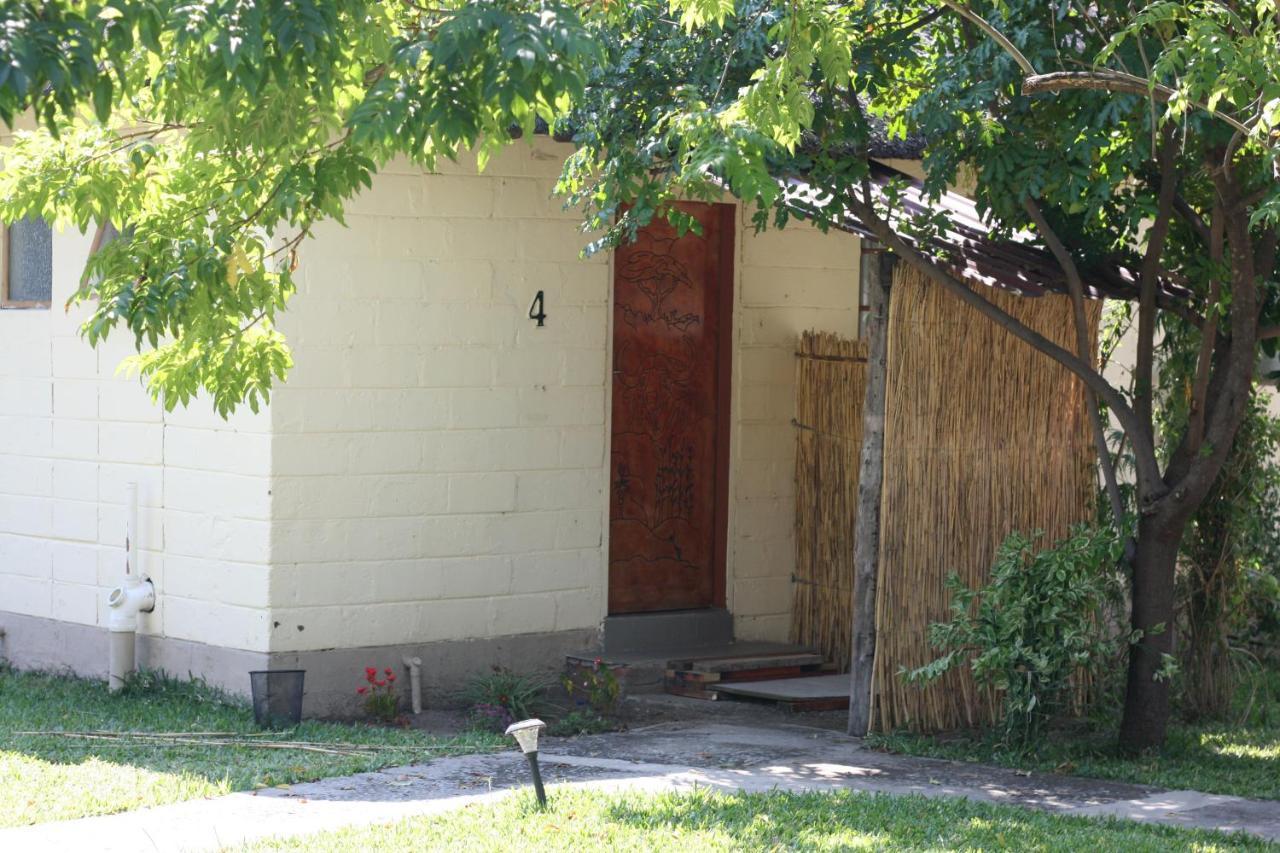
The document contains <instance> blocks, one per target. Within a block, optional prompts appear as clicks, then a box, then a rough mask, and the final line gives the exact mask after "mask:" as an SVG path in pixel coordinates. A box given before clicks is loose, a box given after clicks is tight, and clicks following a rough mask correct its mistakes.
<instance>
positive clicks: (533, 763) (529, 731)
mask: <svg viewBox="0 0 1280 853" xmlns="http://www.w3.org/2000/svg"><path fill="white" fill-rule="evenodd" d="M546 727H547V724H546V723H544V722H542V720H538V719H532V720H521V721H520V722H518V723H512V724H511V725H509V726H507V734H509V735H511V736H512V737H514V738H515V739H516V743H517V744H519V745H520V751H521V752H523V753H524V757H525V758H527V759H529V772H530V773H532V774H533V790H534V793H536V794H537V795H538V806H539V807H540V808H544V809H545V808H546V807H547V792H546V791H544V790H543V789H542V771H541V770H539V769H538V733H539V732H541V731H542V730H543V729H544V728H546Z"/></svg>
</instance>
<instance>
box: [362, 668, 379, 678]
mask: <svg viewBox="0 0 1280 853" xmlns="http://www.w3.org/2000/svg"><path fill="white" fill-rule="evenodd" d="M364 674H365V677H367V678H373V677H374V676H375V675H377V674H378V668H377V667H376V666H366V667H365V668H364Z"/></svg>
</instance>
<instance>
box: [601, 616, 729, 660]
mask: <svg viewBox="0 0 1280 853" xmlns="http://www.w3.org/2000/svg"><path fill="white" fill-rule="evenodd" d="M603 642H604V650H603V651H604V654H605V656H606V657H620V656H635V655H637V654H643V655H645V656H646V657H651V658H656V657H661V656H663V655H667V656H671V653H673V652H676V651H679V650H681V649H696V648H699V647H712V646H725V645H728V644H730V643H732V642H733V616H731V615H730V614H729V611H728V610H725V609H724V608H722V607H711V608H706V609H703V610H669V611H663V612H659V613H625V614H622V615H618V616H609V617H606V618H605V620H604V626H603Z"/></svg>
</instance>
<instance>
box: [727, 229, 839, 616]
mask: <svg viewBox="0 0 1280 853" xmlns="http://www.w3.org/2000/svg"><path fill="white" fill-rule="evenodd" d="M739 222H740V227H739V230H738V288H737V294H736V296H737V298H736V300H735V301H736V306H737V316H736V318H735V335H736V339H737V345H736V347H735V349H734V388H733V410H734V423H733V435H732V443H733V447H732V454H733V470H732V471H731V475H730V490H731V494H732V506H731V509H730V531H729V532H730V535H729V542H730V546H729V567H728V580H729V584H728V586H729V593H730V594H729V602H728V603H729V607H730V609H731V610H732V611H733V613H734V617H735V618H734V629H735V633H736V634H737V636H738V638H739V639H762V640H780V641H781V640H786V639H787V634H788V631H789V628H790V624H791V587H792V584H791V576H792V573H793V571H794V569H795V536H794V532H795V447H796V436H795V427H794V426H793V425H792V419H793V418H794V417H795V396H796V391H795V374H796V365H795V361H796V358H795V352H796V347H797V345H798V342H799V337H800V335H801V333H803V332H804V331H805V330H806V329H817V330H819V331H826V332H838V333H840V334H843V335H846V336H849V337H856V335H857V329H858V263H859V250H860V246H861V242H860V241H859V240H858V238H857V237H855V236H853V235H851V234H844V233H839V232H834V231H833V232H830V233H827V234H823V233H822V232H821V231H819V230H818V229H816V228H814V227H813V226H811V225H808V224H804V223H793V224H791V225H788V226H787V227H786V228H785V229H783V230H781V231H765V232H762V233H760V234H756V233H755V232H754V229H753V228H752V226H751V223H750V217H749V215H748V213H747V212H742V211H740V213H739Z"/></svg>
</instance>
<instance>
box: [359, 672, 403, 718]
mask: <svg viewBox="0 0 1280 853" xmlns="http://www.w3.org/2000/svg"><path fill="white" fill-rule="evenodd" d="M364 680H365V684H362V685H361V686H359V687H357V688H356V693H358V694H360V695H361V696H363V697H364V711H365V713H366V714H368V715H369V716H370V717H373V718H374V719H375V720H381V721H382V722H384V723H390V722H393V721H394V720H395V718H396V712H397V710H398V705H399V698H398V697H397V696H396V674H395V672H394V671H393V670H392V669H391V667H387V668H386V669H384V670H383V671H382V678H379V677H378V668H377V667H376V666H369V667H365V670H364Z"/></svg>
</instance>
